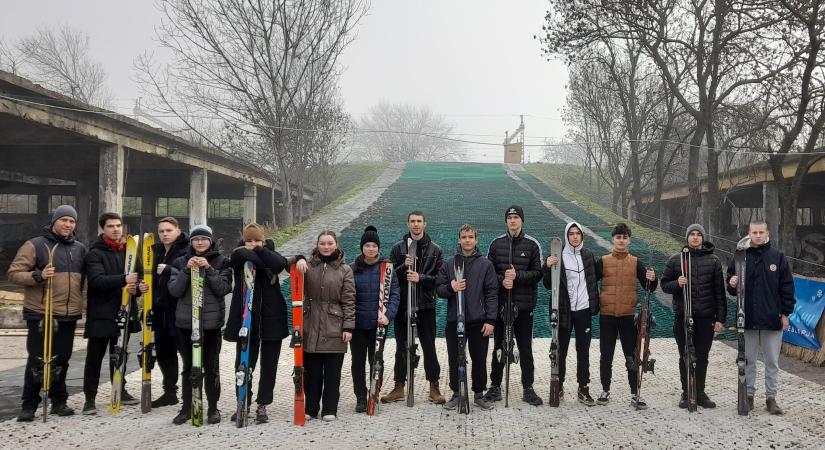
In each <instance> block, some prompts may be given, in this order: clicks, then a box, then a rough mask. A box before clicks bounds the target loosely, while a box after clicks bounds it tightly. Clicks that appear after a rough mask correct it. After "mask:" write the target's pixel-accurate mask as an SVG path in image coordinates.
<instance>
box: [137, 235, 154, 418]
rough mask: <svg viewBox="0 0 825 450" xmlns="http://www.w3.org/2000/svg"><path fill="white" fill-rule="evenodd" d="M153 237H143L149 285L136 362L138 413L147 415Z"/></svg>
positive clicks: (151, 346)
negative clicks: (139, 381) (137, 368)
mask: <svg viewBox="0 0 825 450" xmlns="http://www.w3.org/2000/svg"><path fill="white" fill-rule="evenodd" d="M154 246H155V235H154V234H152V233H145V234H144V235H143V251H142V254H143V281H145V282H146V284H147V285H149V290H148V291H146V292H144V293H143V314H142V315H141V325H142V329H143V339H142V340H141V343H140V352H139V353H138V362H139V364H140V369H141V384H140V412H141V413H144V414H145V413H148V412H150V411H152V369H153V368H154V367H155V342H154V339H153V337H152V327H153V320H154V314H153V313H152V300H153V296H154V292H153V289H152V281H153V279H154V273H153V272H152V271H153V269H154V262H155V249H154Z"/></svg>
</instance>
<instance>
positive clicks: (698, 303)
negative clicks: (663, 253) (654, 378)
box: [662, 223, 727, 408]
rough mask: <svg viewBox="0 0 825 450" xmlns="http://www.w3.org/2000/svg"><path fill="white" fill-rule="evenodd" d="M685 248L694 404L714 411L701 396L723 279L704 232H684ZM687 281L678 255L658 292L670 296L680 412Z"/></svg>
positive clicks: (722, 306)
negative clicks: (693, 356) (693, 351)
mask: <svg viewBox="0 0 825 450" xmlns="http://www.w3.org/2000/svg"><path fill="white" fill-rule="evenodd" d="M686 240H687V246H688V248H689V249H690V268H689V269H688V274H689V275H690V285H691V295H690V298H691V303H690V305H691V310H692V313H693V323H694V327H693V346H694V348H695V352H696V392H697V397H696V403H697V404H698V405H699V406H701V407H702V408H715V407H716V403H714V402H713V401H712V400H711V399H710V398H709V397H708V395H707V394H706V393H705V379H706V378H707V373H708V354H709V353H710V346H711V344H712V343H713V333H714V332H716V333H719V332H721V331H722V323H723V322H724V321H725V317H726V315H727V300H726V299H725V279H724V274H723V273H722V262H721V261H720V260H719V258H718V257H717V256H716V255H714V254H713V249H714V246H713V244H712V243H710V242H708V241H706V240H705V229H704V227H702V225H699V224H698V223H695V224H693V225H691V226H689V227H688V228H687V236H686ZM687 283H688V279H687V278H686V277H684V276H682V267H681V259H680V255H678V254H677V255H673V256H671V257H670V259H669V260H668V261H667V266H666V267H665V274H664V275H663V276H662V290H663V291H665V292H666V293H668V294H671V295H673V313H674V314H675V316H676V317H675V318H674V319H673V334H674V336H675V337H676V345H677V346H678V348H679V379H680V381H681V382H682V397H681V399H680V400H679V407H680V408H687V407H688V400H687V368H686V367H685V360H684V357H685V299H684V294H683V292H682V290H683V289H684V287H685V286H686V285H687Z"/></svg>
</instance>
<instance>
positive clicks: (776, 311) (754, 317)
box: [725, 242, 796, 330]
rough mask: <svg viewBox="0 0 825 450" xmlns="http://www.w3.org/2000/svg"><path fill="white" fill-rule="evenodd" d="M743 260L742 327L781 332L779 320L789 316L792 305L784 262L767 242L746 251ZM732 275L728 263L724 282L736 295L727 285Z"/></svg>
mask: <svg viewBox="0 0 825 450" xmlns="http://www.w3.org/2000/svg"><path fill="white" fill-rule="evenodd" d="M745 257H746V258H747V259H746V264H747V265H746V267H747V272H746V273H745V328H747V329H749V330H781V329H782V319H781V317H782V316H790V315H791V313H792V312H793V307H794V305H795V304H796V298H795V297H794V286H793V275H792V274H791V269H790V267H789V266H788V260H787V259H785V255H784V254H783V253H782V252H780V251H779V250H774V249H772V248H771V244H770V242H767V243H765V244H764V245H761V246H759V247H756V248H749V249H747V250H746V253H745ZM735 272H736V269H735V267H734V264H733V261H731V262H730V265H729V266H728V277H727V280H726V282H725V285H726V286H727V287H728V292H729V293H730V294H731V295H736V289H735V288H732V287H730V284H729V283H728V282H729V281H730V277H732V276H733V275H735Z"/></svg>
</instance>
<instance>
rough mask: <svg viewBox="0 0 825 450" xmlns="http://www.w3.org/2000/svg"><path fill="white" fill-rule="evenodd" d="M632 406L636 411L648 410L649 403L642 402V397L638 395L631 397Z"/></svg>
mask: <svg viewBox="0 0 825 450" xmlns="http://www.w3.org/2000/svg"><path fill="white" fill-rule="evenodd" d="M630 406H632V407H634V408H636V409H647V403H645V401H644V400H642V397H639V396H638V395H636V394H633V395H631V396H630Z"/></svg>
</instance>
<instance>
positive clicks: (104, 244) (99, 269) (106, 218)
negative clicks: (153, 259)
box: [83, 212, 149, 415]
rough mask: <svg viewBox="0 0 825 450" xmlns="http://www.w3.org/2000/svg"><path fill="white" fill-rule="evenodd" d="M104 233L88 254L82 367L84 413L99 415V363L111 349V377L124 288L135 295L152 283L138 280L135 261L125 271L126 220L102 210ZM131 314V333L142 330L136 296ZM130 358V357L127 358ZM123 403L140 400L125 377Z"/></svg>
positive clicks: (101, 218) (145, 289) (133, 402)
mask: <svg viewBox="0 0 825 450" xmlns="http://www.w3.org/2000/svg"><path fill="white" fill-rule="evenodd" d="M98 225H100V230H101V231H102V234H101V235H100V237H99V238H98V239H97V240H96V241H95V242H93V243H92V245H91V248H90V249H89V253H88V254H86V258H85V259H84V264H85V266H86V277H87V279H88V282H89V289H88V291H87V294H86V297H87V312H86V327H85V329H84V331H83V337H85V338H86V339H87V343H86V365H85V367H84V368H83V394H84V395H85V397H86V402H85V404H84V405H83V414H85V415H91V414H97V407H96V406H95V397H96V396H97V388H98V384H99V383H100V366H101V365H102V364H103V358H104V357H105V356H106V349H108V350H109V379H110V381H111V377H112V375H113V374H114V371H115V366H114V361H113V360H112V358H111V356H112V352H113V351H114V349H115V346H116V345H117V341H118V336H119V335H120V333H121V331H120V329H119V328H118V326H117V317H118V312H119V311H120V305H121V298H122V294H123V288H124V287H126V289H127V290H128V291H129V293H130V294H131V295H132V296H134V295H135V294H137V292H138V290H139V291H140V292H141V293H143V292H146V291H147V290H148V289H149V286H148V285H147V284H146V283H145V282H144V281H142V280H138V275H139V274H138V271H139V269H140V267H138V264H137V263H136V264H135V269H134V271H133V272H132V273H130V274H128V275H126V274H124V273H123V269H124V262H125V258H126V242H125V239H124V236H123V221H122V220H121V218H120V216H119V215H118V214H116V213H111V212H107V213H103V214H101V216H100V218H99V219H98ZM129 301H130V302H132V304H131V312H132V313H131V315H130V317H129V321H128V322H129V323H128V325H127V326H128V327H129V332H130V333H136V332H138V331H140V322H139V321H138V315H137V302H136V301H135V297H132V298H131V299H130V300H129ZM127 361H128V359H127ZM122 386H123V393H122V394H121V402H122V403H123V404H124V405H135V404H137V403H138V400H137V399H136V398H134V397H132V395H130V394H129V393H128V392H127V391H126V380H125V379H124V380H123V385H122Z"/></svg>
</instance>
